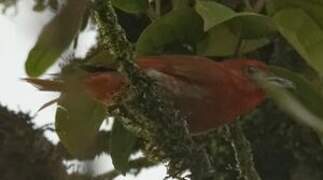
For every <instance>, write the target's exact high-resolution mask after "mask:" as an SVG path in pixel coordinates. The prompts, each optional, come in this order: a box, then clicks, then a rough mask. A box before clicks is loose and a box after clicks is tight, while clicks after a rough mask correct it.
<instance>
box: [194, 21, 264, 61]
mask: <svg viewBox="0 0 323 180" xmlns="http://www.w3.org/2000/svg"><path fill="white" fill-rule="evenodd" d="M239 38H240V37H239V36H238V35H237V34H235V33H234V32H232V31H231V30H230V28H229V27H228V26H225V25H224V26H222V25H220V26H215V27H213V28H212V29H210V30H209V31H208V32H207V33H206V36H204V38H203V39H202V40H201V41H200V42H198V44H197V48H196V50H197V54H199V55H202V56H230V55H233V54H234V53H235V52H236V49H237V48H238V44H239ZM268 43H269V40H267V39H266V38H262V39H255V40H243V42H242V44H241V47H240V50H239V52H240V53H247V52H251V51H254V50H256V49H257V48H260V47H262V46H264V45H266V44H268Z"/></svg>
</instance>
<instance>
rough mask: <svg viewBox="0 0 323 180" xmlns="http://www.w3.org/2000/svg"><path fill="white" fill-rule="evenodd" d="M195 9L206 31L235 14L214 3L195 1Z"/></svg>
mask: <svg viewBox="0 0 323 180" xmlns="http://www.w3.org/2000/svg"><path fill="white" fill-rule="evenodd" d="M195 9H196V11H197V12H198V13H199V14H200V15H201V16H202V18H203V20H204V30H206V31H207V30H209V29H210V28H212V27H214V26H215V25H218V24H220V23H222V22H223V21H225V20H227V19H230V18H231V17H233V16H235V14H236V13H235V12H234V11H233V10H232V9H230V8H228V7H226V6H224V5H222V4H220V3H217V2H215V1H196V5H195Z"/></svg>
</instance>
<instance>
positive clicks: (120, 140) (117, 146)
mask: <svg viewBox="0 0 323 180" xmlns="http://www.w3.org/2000/svg"><path fill="white" fill-rule="evenodd" d="M136 139H137V138H136V136H135V135H134V134H133V133H131V132H129V131H128V130H127V129H125V128H124V127H123V125H122V124H121V122H119V120H118V119H116V120H115V121H114V123H113V128H112V136H111V139H110V147H111V158H112V163H113V166H114V168H115V169H117V170H119V171H120V172H121V173H122V174H124V173H126V171H127V169H128V163H129V157H130V155H131V153H133V150H134V146H135V143H136Z"/></svg>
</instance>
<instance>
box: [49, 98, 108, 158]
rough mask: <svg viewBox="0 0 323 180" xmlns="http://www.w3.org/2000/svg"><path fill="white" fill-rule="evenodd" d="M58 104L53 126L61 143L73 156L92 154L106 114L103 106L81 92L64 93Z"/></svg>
mask: <svg viewBox="0 0 323 180" xmlns="http://www.w3.org/2000/svg"><path fill="white" fill-rule="evenodd" d="M58 105H59V106H58V108H57V111H56V121H55V126H56V132H57V134H58V136H59V138H60V141H61V142H62V144H63V145H64V146H65V147H66V148H67V150H68V151H69V152H70V153H71V154H72V155H74V156H75V157H78V158H82V157H87V156H88V155H89V154H92V152H93V151H95V148H97V147H96V145H97V144H96V143H97V134H98V131H99V128H100V125H101V123H102V121H103V120H104V118H105V116H106V113H105V109H104V106H103V105H102V104H100V103H99V102H97V101H95V100H93V99H91V98H90V97H88V96H86V95H84V94H82V93H75V94H64V95H62V97H61V98H60V100H59V104H58Z"/></svg>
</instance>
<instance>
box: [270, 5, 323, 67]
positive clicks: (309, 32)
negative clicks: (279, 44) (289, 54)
mask: <svg viewBox="0 0 323 180" xmlns="http://www.w3.org/2000/svg"><path fill="white" fill-rule="evenodd" d="M267 9H268V11H269V12H270V13H271V14H272V15H274V19H275V22H276V24H277V26H278V28H279V30H280V32H281V33H282V35H283V36H284V37H285V38H286V39H287V40H288V41H289V42H290V43H291V45H292V46H293V47H294V48H295V49H296V50H297V51H298V53H299V54H300V55H301V56H302V57H303V58H304V59H305V60H306V61H307V63H308V64H309V65H310V66H311V67H312V68H314V69H315V70H316V71H318V72H319V73H322V70H323V69H322V67H323V66H322V65H323V63H322V62H321V61H322V60H321V57H323V52H320V49H321V48H322V43H321V41H322V38H323V37H322V30H323V1H321V0H271V1H268V3H267Z"/></svg>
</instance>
